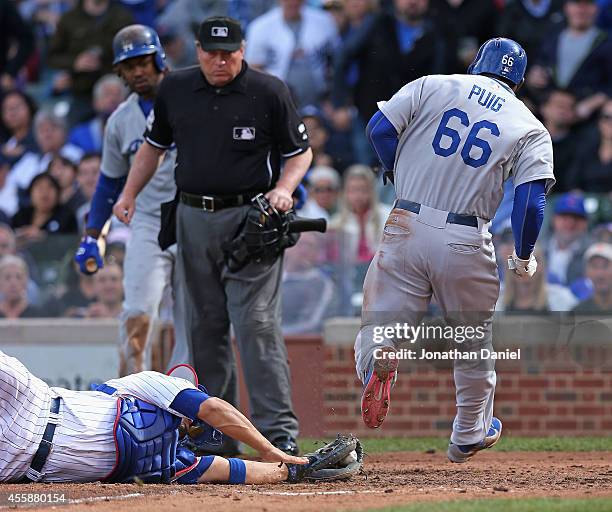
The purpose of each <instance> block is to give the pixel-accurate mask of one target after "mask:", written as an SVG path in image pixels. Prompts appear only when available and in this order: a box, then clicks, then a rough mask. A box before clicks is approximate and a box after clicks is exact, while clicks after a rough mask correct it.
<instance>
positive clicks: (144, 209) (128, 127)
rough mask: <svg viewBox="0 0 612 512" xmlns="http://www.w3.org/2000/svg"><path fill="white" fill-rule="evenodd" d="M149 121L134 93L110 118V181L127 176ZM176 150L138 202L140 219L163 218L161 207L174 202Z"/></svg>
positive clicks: (106, 168) (106, 159)
mask: <svg viewBox="0 0 612 512" xmlns="http://www.w3.org/2000/svg"><path fill="white" fill-rule="evenodd" d="M146 127H147V121H146V118H145V116H144V114H143V112H142V109H141V108H140V105H139V104H138V95H137V94H136V93H132V94H130V95H129V96H128V98H127V99H126V100H125V101H124V102H123V103H122V104H121V105H119V107H117V110H115V112H113V114H112V115H111V116H110V118H109V120H108V123H107V124H106V129H105V132H104V145H103V153H102V172H103V173H104V174H105V175H106V176H109V177H110V178H122V177H124V176H127V174H128V171H129V170H130V165H131V164H132V161H133V159H134V155H135V154H136V151H138V148H139V147H140V145H141V144H142V143H143V142H144V137H143V135H144V132H145V130H146ZM175 161H176V148H174V147H173V148H171V149H170V150H168V151H167V152H166V154H165V155H164V156H163V160H162V162H161V164H160V166H159V167H158V168H157V170H156V171H155V174H154V176H153V177H152V178H151V180H150V181H149V182H148V183H147V185H146V186H145V187H144V189H143V190H142V192H141V193H140V194H138V197H137V198H136V215H138V214H139V213H142V214H146V215H149V216H156V217H159V216H160V204H161V203H164V202H166V201H170V200H171V199H173V198H174V195H175V192H176V185H175V183H174V166H175Z"/></svg>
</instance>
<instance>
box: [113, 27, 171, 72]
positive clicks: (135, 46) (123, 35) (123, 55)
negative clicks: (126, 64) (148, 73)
mask: <svg viewBox="0 0 612 512" xmlns="http://www.w3.org/2000/svg"><path fill="white" fill-rule="evenodd" d="M141 55H155V66H156V67H157V69H158V70H159V71H162V70H164V69H166V62H165V60H164V59H165V58H166V54H165V53H164V49H163V48H162V45H161V43H160V41H159V36H158V35H157V32H155V30H153V29H152V28H150V27H146V26H145V25H129V26H127V27H124V28H122V29H121V30H120V31H119V32H117V33H116V34H115V37H114V38H113V65H115V64H119V63H120V62H123V61H124V60H127V59H131V58H133V57H140V56H141Z"/></svg>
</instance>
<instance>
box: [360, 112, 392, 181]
mask: <svg viewBox="0 0 612 512" xmlns="http://www.w3.org/2000/svg"><path fill="white" fill-rule="evenodd" d="M366 135H367V137H368V140H369V141H370V144H371V146H372V148H374V151H375V152H376V156H378V159H379V160H380V162H381V163H382V165H383V167H384V168H385V169H386V170H388V171H392V170H393V165H394V163H395V153H396V151H397V144H398V142H399V139H398V133H397V131H396V130H395V127H394V126H393V125H392V124H391V121H389V120H388V119H387V118H386V117H385V115H384V114H383V113H382V112H381V111H380V110H377V111H376V113H375V114H374V115H373V116H372V118H371V119H370V121H369V122H368V125H367V126H366Z"/></svg>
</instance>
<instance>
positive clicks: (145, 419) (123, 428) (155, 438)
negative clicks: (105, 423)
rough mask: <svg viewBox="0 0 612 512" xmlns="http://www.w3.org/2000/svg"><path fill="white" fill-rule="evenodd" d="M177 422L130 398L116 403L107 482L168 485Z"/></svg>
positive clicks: (121, 399) (172, 471)
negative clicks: (111, 463)
mask: <svg viewBox="0 0 612 512" xmlns="http://www.w3.org/2000/svg"><path fill="white" fill-rule="evenodd" d="M180 423H181V419H180V418H179V417H177V416H174V415H173V414H170V413H169V412H167V411H164V410H163V409H160V408H159V407H157V406H155V405H153V404H150V403H148V402H145V401H143V400H139V399H137V398H133V397H121V398H119V399H118V400H117V418H116V419H115V432H114V435H115V448H116V457H117V459H116V462H115V467H114V468H113V470H112V472H111V473H110V474H109V476H108V477H106V478H105V481H107V482H113V483H116V482H134V481H136V480H140V481H142V482H145V483H169V482H170V480H171V478H172V477H173V476H174V472H175V468H174V461H175V459H176V445H177V443H178V427H179V425H180Z"/></svg>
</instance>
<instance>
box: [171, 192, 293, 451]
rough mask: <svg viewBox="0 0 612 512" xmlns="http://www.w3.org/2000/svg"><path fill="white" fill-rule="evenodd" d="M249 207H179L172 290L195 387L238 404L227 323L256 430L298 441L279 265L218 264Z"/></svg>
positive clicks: (233, 361)
mask: <svg viewBox="0 0 612 512" xmlns="http://www.w3.org/2000/svg"><path fill="white" fill-rule="evenodd" d="M249 208H250V206H242V207H236V208H227V209H224V210H219V211H217V212H206V211H203V210H199V209H197V208H192V207H190V206H187V205H184V204H179V205H178V210H177V242H178V252H177V272H178V279H179V282H180V283H181V285H179V286H178V290H177V293H181V294H182V295H183V298H184V304H185V318H184V322H185V331H186V338H187V342H188V343H189V344H190V346H191V351H192V354H193V361H194V364H195V369H196V371H197V373H198V377H199V379H200V382H201V383H202V384H204V385H205V386H206V388H207V389H208V392H209V393H211V394H212V395H215V396H218V397H220V398H223V399H224V400H227V401H228V402H230V403H232V404H236V403H237V401H238V386H237V379H236V362H235V360H234V355H233V352H232V347H231V344H230V323H231V325H232V326H233V328H234V333H235V335H236V340H237V344H238V349H239V350H240V357H241V360H242V366H243V369H244V376H245V380H246V385H247V388H248V391H249V405H250V410H251V419H252V421H253V423H254V425H255V426H256V427H257V428H258V429H259V431H260V432H261V433H262V434H263V435H264V436H265V437H267V438H268V439H270V440H274V439H275V438H277V437H279V436H285V435H289V436H292V437H297V434H298V421H297V418H296V416H295V414H294V413H293V405H292V403H291V380H290V375H289V366H288V362H287V349H286V347H285V343H284V340H283V336H282V333H281V325H280V311H281V308H280V306H281V304H280V283H281V277H282V276H281V274H282V260H281V259H280V258H279V259H278V260H276V262H275V263H273V264H265V263H250V264H249V265H247V266H246V267H245V268H243V269H242V270H240V271H239V272H235V273H234V272H230V271H229V270H228V269H227V267H226V266H225V264H224V261H223V250H222V247H223V244H224V243H225V242H227V241H228V240H231V239H232V238H233V237H234V234H235V233H236V231H237V229H238V226H239V225H240V224H241V223H242V221H243V220H244V218H245V217H246V214H247V212H248V210H249Z"/></svg>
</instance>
